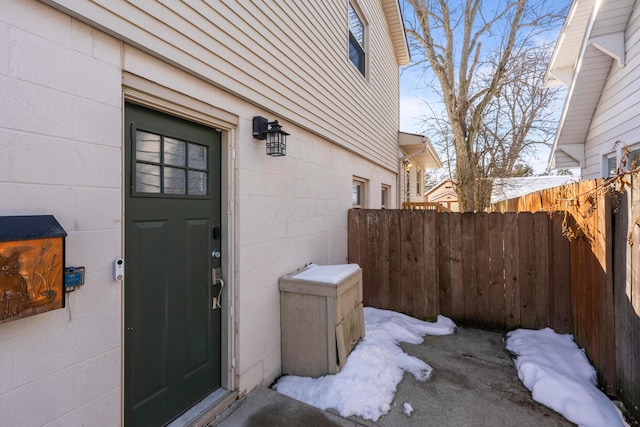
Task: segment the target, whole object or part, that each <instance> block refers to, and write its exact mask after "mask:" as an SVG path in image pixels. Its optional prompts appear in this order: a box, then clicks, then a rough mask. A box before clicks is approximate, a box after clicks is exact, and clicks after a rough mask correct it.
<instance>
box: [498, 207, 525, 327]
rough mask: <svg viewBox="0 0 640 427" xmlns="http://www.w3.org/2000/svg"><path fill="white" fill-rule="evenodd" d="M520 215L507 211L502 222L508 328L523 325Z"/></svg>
mask: <svg viewBox="0 0 640 427" xmlns="http://www.w3.org/2000/svg"><path fill="white" fill-rule="evenodd" d="M518 215H519V214H517V213H513V212H508V213H505V214H504V217H503V224H502V229H503V232H504V277H505V297H506V298H505V315H506V322H507V324H506V326H507V329H514V328H517V327H520V326H521V325H522V320H521V315H520V313H521V311H520V246H519V234H518Z"/></svg>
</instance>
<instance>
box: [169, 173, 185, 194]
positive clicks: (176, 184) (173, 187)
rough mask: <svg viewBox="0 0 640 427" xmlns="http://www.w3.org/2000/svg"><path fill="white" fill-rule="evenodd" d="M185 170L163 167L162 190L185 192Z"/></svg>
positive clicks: (173, 192)
mask: <svg viewBox="0 0 640 427" xmlns="http://www.w3.org/2000/svg"><path fill="white" fill-rule="evenodd" d="M185 181H186V179H185V170H184V169H178V168H170V167H165V168H164V192H165V193H166V194H186V186H185Z"/></svg>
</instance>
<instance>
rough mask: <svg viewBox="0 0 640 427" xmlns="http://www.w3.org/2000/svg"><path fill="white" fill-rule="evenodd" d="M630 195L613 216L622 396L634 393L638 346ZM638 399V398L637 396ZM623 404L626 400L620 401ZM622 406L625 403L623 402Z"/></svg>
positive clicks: (621, 200)
mask: <svg viewBox="0 0 640 427" xmlns="http://www.w3.org/2000/svg"><path fill="white" fill-rule="evenodd" d="M630 194H631V193H630V192H629V191H626V192H624V193H622V194H619V195H618V198H619V206H618V212H617V213H616V214H615V216H614V227H613V228H614V246H613V269H614V271H615V272H616V273H617V274H616V275H615V277H614V283H613V287H614V288H613V296H614V305H615V308H616V310H615V331H616V344H615V347H616V368H617V372H616V376H617V378H618V381H617V384H618V392H619V393H620V394H621V395H623V396H624V394H625V393H626V392H628V391H630V390H632V389H633V387H634V385H633V384H632V377H633V375H634V374H633V373H632V371H631V366H632V363H631V362H632V359H633V352H634V349H635V348H637V347H638V346H637V345H636V344H635V343H634V342H633V341H632V337H631V319H632V314H633V310H632V309H631V292H630V290H631V289H630V288H631V285H632V282H631V280H630V279H631V262H630V261H631V251H632V247H630V246H629V245H628V242H627V234H628V232H629V230H630V227H629V219H630V218H631V217H632V216H631V213H630V210H631V200H630ZM639 397H640V396H639ZM623 401H625V399H624V398H623ZM625 403H628V402H627V401H625Z"/></svg>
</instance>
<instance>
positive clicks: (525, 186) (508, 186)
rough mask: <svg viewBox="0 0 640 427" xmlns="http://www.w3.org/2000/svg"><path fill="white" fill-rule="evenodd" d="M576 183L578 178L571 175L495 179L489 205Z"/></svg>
mask: <svg viewBox="0 0 640 427" xmlns="http://www.w3.org/2000/svg"><path fill="white" fill-rule="evenodd" d="M576 181H578V177H575V176H572V175H563V176H527V177H519V178H496V179H495V180H494V181H493V191H492V192H491V203H497V202H501V201H503V200H509V199H515V198H517V197H521V196H524V195H525V194H529V193H533V192H535V191H539V190H544V189H546V188H553V187H558V186H560V185H564V184H568V183H570V182H576Z"/></svg>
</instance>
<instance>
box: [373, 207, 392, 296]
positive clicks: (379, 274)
mask: <svg viewBox="0 0 640 427" xmlns="http://www.w3.org/2000/svg"><path fill="white" fill-rule="evenodd" d="M391 212H392V211H390V210H388V209H382V210H380V211H377V215H378V217H379V220H378V232H377V240H378V243H377V246H378V257H377V258H374V260H375V262H374V263H373V266H375V269H374V270H373V275H375V276H376V280H377V281H378V283H379V289H378V304H379V305H378V306H380V307H383V306H384V307H388V306H389V301H390V300H391V295H392V293H393V286H394V284H393V283H392V280H393V276H392V275H391V271H390V258H391V257H390V255H389V216H390V215H391Z"/></svg>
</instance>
